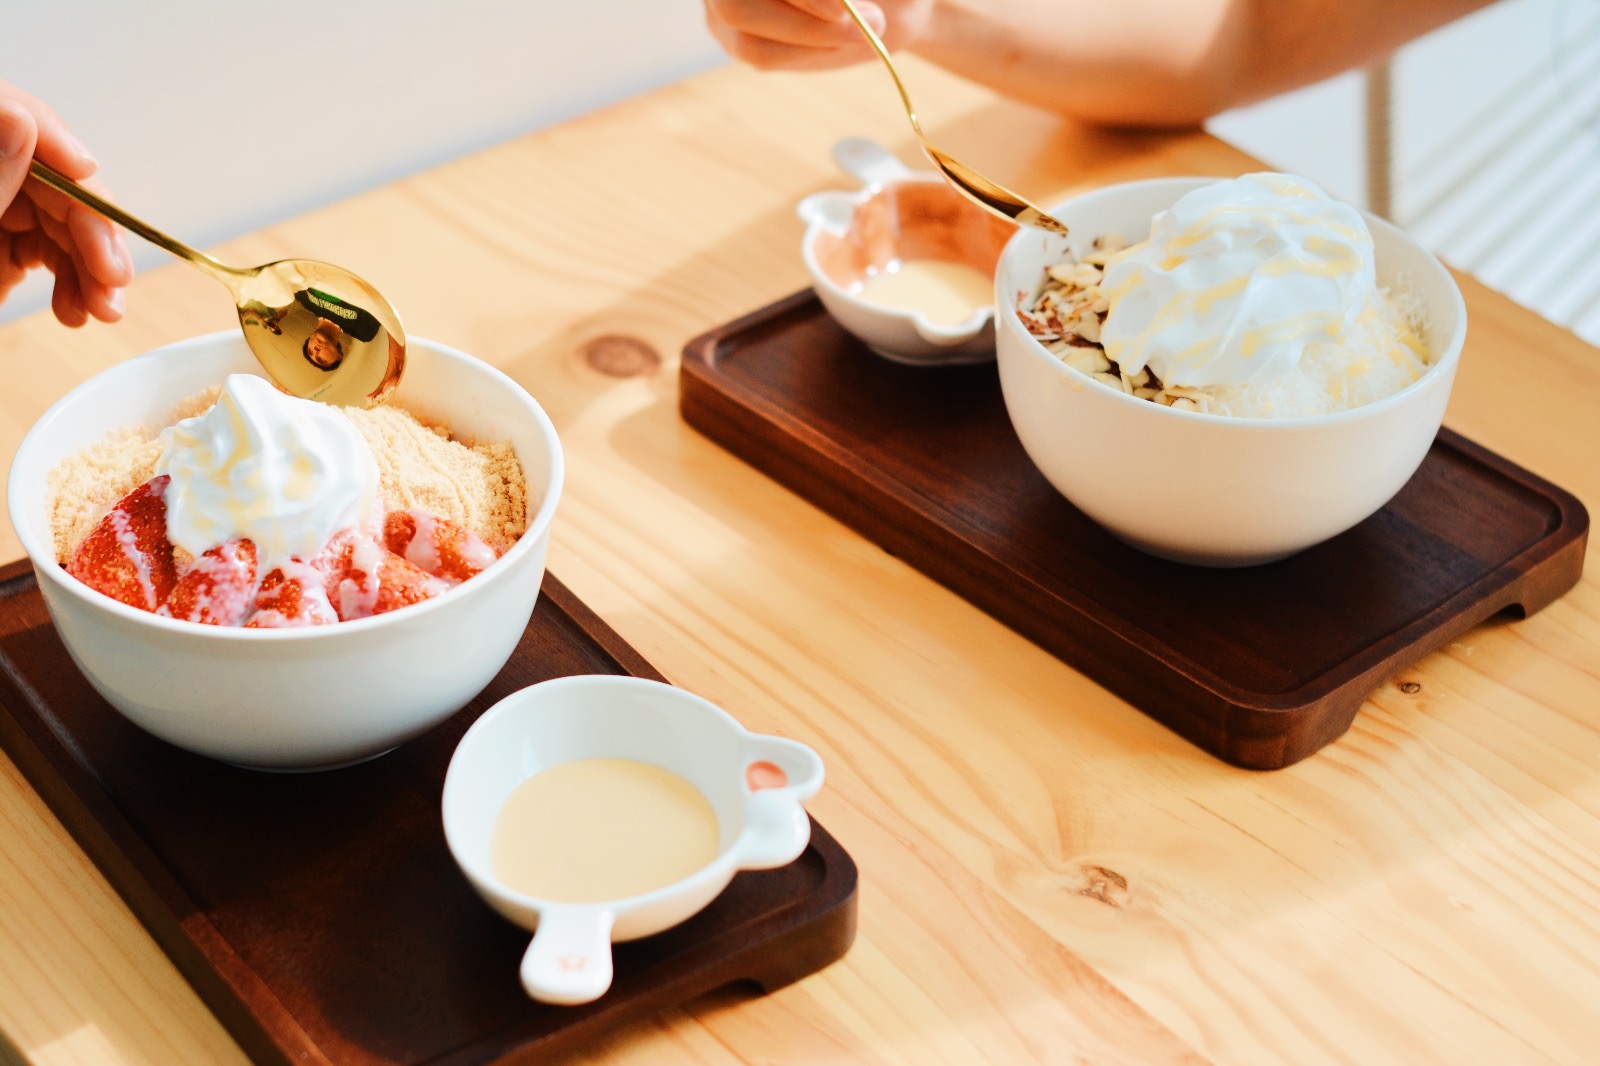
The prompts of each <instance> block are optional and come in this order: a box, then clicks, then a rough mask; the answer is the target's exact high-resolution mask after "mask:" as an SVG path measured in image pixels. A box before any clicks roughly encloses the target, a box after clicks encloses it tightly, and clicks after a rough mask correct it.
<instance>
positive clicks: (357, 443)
mask: <svg viewBox="0 0 1600 1066" xmlns="http://www.w3.org/2000/svg"><path fill="white" fill-rule="evenodd" d="M161 445H162V451H161V458H160V460H159V461H158V462H157V465H156V472H157V473H158V474H168V475H170V476H171V478H172V480H171V483H170V484H169V485H168V486H167V495H166V502H167V539H168V540H170V541H172V543H173V544H176V545H177V546H179V547H180V548H183V549H184V550H185V551H188V552H191V553H193V554H195V555H200V554H202V553H204V552H205V551H206V550H207V549H209V548H211V547H214V546H215V545H217V544H220V543H222V542H223V541H226V540H231V539H233V538H235V537H239V538H247V539H249V540H251V541H254V542H255V545H256V554H257V558H258V559H259V560H260V566H261V570H262V572H263V573H264V572H266V571H267V570H270V569H271V568H272V567H273V566H274V565H280V564H282V563H284V562H287V561H288V560H289V559H292V558H297V559H305V560H309V559H311V558H313V557H315V556H316V555H317V553H318V552H320V551H321V550H322V548H323V545H325V544H326V543H327V542H328V541H329V540H330V539H331V538H332V537H333V535H334V534H335V533H337V532H339V531H340V530H343V529H348V528H350V527H352V526H358V525H364V524H366V523H368V522H369V521H371V519H372V516H373V509H374V505H375V502H376V497H377V485H378V465H377V462H376V461H375V460H374V459H373V456H372V451H371V449H370V448H369V447H368V446H367V442H366V438H364V437H363V436H362V435H361V432H360V431H359V430H358V429H356V427H355V425H354V423H352V422H351V421H350V420H349V419H348V418H346V417H345V416H344V415H343V414H342V413H341V412H340V411H339V409H338V408H336V407H330V406H328V405H327V404H322V403H316V402H314V401H311V400H301V399H296V398H295V397H292V396H288V395H285V394H284V393H282V392H279V391H278V390H277V389H276V388H274V387H273V386H272V384H271V383H270V382H268V381H266V380H265V379H264V378H259V377H255V376H252V375H250V374H232V375H229V377H228V379H227V380H226V381H225V382H224V383H223V386H222V395H221V396H220V397H219V398H218V400H217V402H216V405H215V406H213V407H212V408H211V409H210V410H209V411H207V412H206V413H205V414H203V415H200V416H198V417H196V418H186V419H184V420H183V421H181V422H179V423H177V424H176V425H174V426H171V427H169V428H167V429H165V430H163V431H162V433H161Z"/></svg>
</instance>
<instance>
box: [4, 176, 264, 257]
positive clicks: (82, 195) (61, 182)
mask: <svg viewBox="0 0 1600 1066" xmlns="http://www.w3.org/2000/svg"><path fill="white" fill-rule="evenodd" d="M31 170H32V173H33V176H34V177H36V178H38V179H39V180H40V181H42V182H44V183H45V184H46V185H48V186H50V188H52V189H54V190H55V191H56V192H59V193H61V194H62V195H63V196H68V197H71V198H72V199H74V200H76V201H78V202H79V203H80V204H83V205H84V206H85V207H87V208H90V209H91V210H93V211H97V212H99V213H100V214H102V215H104V216H106V217H107V218H109V219H110V220H111V221H113V222H116V223H119V224H121V225H122V226H124V227H126V228H127V229H129V230H131V231H133V232H134V233H137V234H138V235H139V236H141V237H143V238H144V239H145V240H147V241H149V242H150V243H151V244H154V245H156V246H157V247H159V248H164V249H166V250H167V251H169V252H171V253H172V254H173V255H175V256H177V257H178V258H179V259H187V260H188V261H189V262H191V263H193V264H194V265H195V266H197V267H199V268H200V269H201V270H203V271H205V272H206V273H207V274H210V275H211V276H212V277H214V278H216V279H217V280H218V281H221V282H222V283H223V284H225V285H227V286H228V287H229V288H232V287H233V286H234V284H235V281H236V280H237V277H238V275H239V274H241V273H243V272H242V271H239V270H235V269H234V268H233V267H230V266H228V265H227V264H225V263H219V262H218V261H217V260H215V259H213V258H211V257H210V256H209V255H206V254H205V253H204V252H201V251H197V250H196V249H194V248H191V247H189V246H188V245H187V244H184V243H183V242H182V241H179V240H174V239H173V238H171V237H169V236H167V235H166V234H165V233H162V232H161V231H160V230H158V229H156V228H155V227H154V226H151V225H149V224H148V223H145V222H142V221H140V220H139V219H137V218H134V217H133V216H132V215H130V214H128V213H127V212H126V211H124V210H123V209H122V208H120V207H118V206H117V205H116V204H113V203H111V202H110V201H108V200H105V199H103V198H102V197H100V196H97V195H95V194H94V193H92V192H90V191H89V190H88V189H85V188H84V187H83V186H82V185H79V184H78V183H77V182H75V181H73V180H72V179H71V178H69V177H67V176H66V175H64V174H62V173H60V172H59V171H57V170H54V169H52V168H51V167H48V166H46V165H45V164H43V163H41V162H39V161H38V160H37V159H35V160H34V161H33V166H32V168H31Z"/></svg>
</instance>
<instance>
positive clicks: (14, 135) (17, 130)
mask: <svg viewBox="0 0 1600 1066" xmlns="http://www.w3.org/2000/svg"><path fill="white" fill-rule="evenodd" d="M38 132H39V131H38V128H37V127H36V126H35V125H34V122H33V113H32V112H31V111H29V110H28V109H27V108H25V107H23V106H22V105H21V104H19V103H17V102H15V101H13V100H7V99H5V98H4V97H0V211H3V210H6V209H8V208H9V207H10V205H11V204H12V203H13V202H14V201H15V200H16V199H18V197H17V193H18V192H20V191H21V189H22V183H23V182H25V181H27V180H28V164H29V163H31V162H32V161H33V146H34V143H35V141H36V140H37V138H38Z"/></svg>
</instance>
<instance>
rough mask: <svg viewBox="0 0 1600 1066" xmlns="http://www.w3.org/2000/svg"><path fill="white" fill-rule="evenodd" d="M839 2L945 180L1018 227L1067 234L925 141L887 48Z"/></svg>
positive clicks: (1028, 204) (1039, 210)
mask: <svg viewBox="0 0 1600 1066" xmlns="http://www.w3.org/2000/svg"><path fill="white" fill-rule="evenodd" d="M840 2H841V3H843V4H844V9H845V11H846V12H847V13H848V14H849V15H850V18H851V19H852V20H854V22H855V24H856V28H857V29H859V30H860V31H861V33H862V34H863V35H864V36H865V37H866V38H867V43H868V44H870V45H872V49H873V51H875V52H877V53H878V58H879V59H881V60H883V65H884V66H886V67H888V68H889V77H891V78H893V79H894V87H895V88H896V89H899V90H900V102H901V103H902V104H904V105H905V109H906V118H908V119H910V120H911V129H912V132H914V133H915V134H916V135H917V140H918V141H920V142H921V143H922V150H923V152H925V153H926V154H927V156H928V158H929V159H931V160H932V161H933V165H934V166H936V167H938V168H939V172H940V173H941V174H943V175H944V179H945V180H946V181H948V182H949V183H950V184H951V185H952V186H954V188H955V190H956V191H957V192H959V193H961V194H962V195H963V196H965V197H966V198H967V199H969V200H971V201H972V202H973V203H975V204H977V205H978V206H979V207H981V208H983V209H984V210H985V211H988V212H990V213H991V214H995V215H999V216H1000V217H1001V218H1003V219H1006V220H1007V221H1010V222H1015V223H1016V224H1017V225H1019V226H1034V227H1037V228H1038V229H1042V230H1048V231H1049V232H1051V233H1059V234H1061V235H1062V236H1066V233H1067V227H1066V226H1064V225H1062V224H1061V223H1060V222H1058V221H1056V220H1055V219H1054V218H1051V217H1050V216H1049V215H1047V214H1046V213H1045V212H1044V210H1043V209H1042V208H1039V207H1036V206H1034V205H1033V204H1032V203H1031V202H1029V201H1028V200H1026V199H1024V198H1023V197H1021V196H1018V195H1017V194H1016V193H1014V192H1012V191H1011V190H1010V189H1008V188H1006V187H1005V186H1004V185H997V184H995V183H994V182H992V181H990V180H989V179H988V178H986V177H984V176H983V175H982V174H979V173H978V172H977V171H976V170H973V169H972V168H971V167H968V166H966V165H965V164H963V163H961V162H960V161H959V160H956V159H952V158H951V157H950V156H948V155H946V154H945V153H943V152H941V151H940V150H939V149H937V148H935V147H934V146H933V145H932V144H930V143H928V138H927V136H926V135H925V134H924V133H923V132H922V124H921V123H919V122H918V121H917V112H916V109H915V108H913V107H912V106H911V97H910V95H908V94H907V93H906V87H905V85H904V84H902V83H901V81H900V74H899V72H898V71H896V70H895V69H894V61H893V60H891V59H890V58H889V50H888V49H887V48H885V47H884V46H883V42H882V41H881V40H879V39H878V35H877V34H876V33H873V32H872V27H871V26H868V25H867V23H866V20H865V19H863V18H862V17H861V12H859V11H857V10H856V5H855V4H854V3H853V2H852V0H840Z"/></svg>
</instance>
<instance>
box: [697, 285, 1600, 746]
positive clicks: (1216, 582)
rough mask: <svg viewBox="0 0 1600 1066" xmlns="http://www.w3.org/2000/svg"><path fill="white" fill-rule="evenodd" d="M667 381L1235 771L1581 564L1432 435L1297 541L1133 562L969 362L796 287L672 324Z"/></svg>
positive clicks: (987, 606)
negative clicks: (1406, 469)
mask: <svg viewBox="0 0 1600 1066" xmlns="http://www.w3.org/2000/svg"><path fill="white" fill-rule="evenodd" d="M680 384H681V390H680V395H681V401H680V402H681V410H682V414H683V417H684V419H685V420H686V421H687V422H688V423H689V424H690V425H691V426H694V427H695V428H696V429H698V430H700V431H701V432H702V433H704V434H705V435H706V436H708V437H710V438H711V439H712V440H714V441H716V442H718V443H719V444H721V445H722V446H723V447H725V448H727V449H728V450H729V451H731V452H733V453H734V454H735V455H738V456H740V457H741V458H743V459H745V460H746V461H748V462H749V463H751V464H752V465H754V466H756V467H757V468H759V469H761V470H763V471H765V472H766V473H768V474H769V475H771V476H772V477H774V478H776V479H777V480H778V481H780V482H782V483H783V484H784V485H787V486H788V487H790V488H791V489H793V490H794V491H795V492H797V493H799V494H800V495H801V496H803V497H805V498H806V499H808V500H810V501H811V502H813V503H814V504H816V505H817V506H819V507H821V508H822V509H823V510H824V511H827V512H828V513H829V514H832V515H833V516H835V517H836V518H838V519H840V520H841V521H843V522H845V523H846V524H848V525H850V526H852V527H854V528H855V529H857V530H859V531H860V532H861V533H862V534H864V535H865V536H867V537H868V538H870V539H871V540H873V541H875V542H877V543H878V544H879V545H881V546H882V547H883V548H885V549H886V550H887V551H889V552H891V553H893V554H895V555H897V556H900V557H901V558H903V559H905V560H906V561H907V562H909V563H910V564H912V565H913V566H915V567H917V568H918V569H920V570H922V571H923V572H924V573H926V574H928V575H929V576H930V577H932V578H934V579H935V580H937V581H940V582H942V583H943V584H945V585H947V586H948V587H949V588H951V589H953V590H954V591H955V592H957V593H959V594H960V595H962V596H964V597H965V598H966V599H968V600H970V601H971V602H972V603H974V604H975V605H977V606H978V607H981V608H982V609H983V610H985V611H987V612H989V613H990V614H992V615H993V616H994V617H996V618H997V619H999V620H1000V621H1002V622H1004V623H1005V624H1007V625H1009V626H1010V627H1011V628H1013V629H1015V630H1016V631H1017V632H1019V633H1021V634H1023V635H1024V636H1026V637H1028V638H1029V639H1031V640H1033V641H1035V642H1037V643H1038V644H1039V645H1040V646H1042V647H1043V648H1045V649H1046V650H1048V651H1049V652H1051V653H1052V654H1054V655H1056V656H1058V657H1059V658H1061V659H1062V660H1064V661H1065V662H1067V663H1070V664H1071V665H1072V666H1074V667H1076V668H1077V669H1079V670H1081V671H1083V672H1084V673H1085V674H1087V675H1088V676H1089V677H1092V678H1094V679H1095V680H1096V681H1098V682H1099V683H1100V684H1102V685H1104V686H1105V687H1106V688H1108V689H1110V690H1111V691H1113V692H1115V693H1117V694H1118V695H1120V696H1122V697H1123V698H1124V699H1126V700H1128V701H1129V702H1130V703H1132V704H1133V705H1134V706H1136V707H1138V708H1139V709H1140V710H1142V711H1144V712H1145V713H1146V714H1148V715H1150V716H1151V717H1153V718H1155V719H1156V720H1158V721H1160V722H1163V723H1165V724H1166V725H1167V726H1169V727H1170V728H1172V729H1173V730H1175V731H1176V732H1178V733H1179V734H1181V735H1183V736H1184V737H1187V738H1188V739H1189V740H1191V741H1193V742H1194V743H1195V744H1197V745H1199V746H1200V747H1202V748H1204V749H1205V750H1206V751H1209V752H1212V753H1213V754H1215V755H1217V756H1219V757H1221V758H1223V759H1225V760H1227V761H1228V762H1231V763H1234V764H1236V765H1238V766H1244V767H1251V768H1256V769H1275V768H1278V767H1283V766H1287V765H1289V764H1290V763H1293V762H1295V761H1297V760H1299V759H1302V758H1304V757H1305V756H1307V755H1309V754H1311V753H1312V752H1314V751H1316V750H1317V749H1318V748H1320V747H1322V746H1323V745H1324V744H1327V743H1328V742H1329V741H1331V740H1333V739H1334V738H1336V737H1338V736H1339V735H1340V734H1342V733H1343V732H1344V731H1345V730H1346V729H1348V728H1349V727H1350V723H1351V722H1352V721H1353V720H1354V718H1355V714H1356V711H1357V710H1358V709H1359V707H1360V705H1361V702H1362V700H1363V699H1364V698H1365V697H1366V696H1367V695H1368V694H1369V693H1371V692H1372V691H1373V690H1374V689H1375V688H1377V686H1378V685H1379V684H1381V683H1382V682H1383V681H1384V680H1385V679H1386V678H1388V677H1391V676H1393V675H1394V674H1395V673H1396V672H1397V671H1399V670H1401V669H1403V668H1404V667H1406V666H1407V665H1409V664H1411V663H1413V662H1415V661H1416V660H1417V659H1419V658H1421V657H1422V656H1423V655H1425V654H1426V653H1427V652H1429V651H1431V650H1433V649H1434V648H1437V647H1439V646H1441V645H1442V644H1444V643H1446V642H1447V641H1449V640H1450V639H1452V638H1453V637H1455V636H1457V635H1458V634H1460V633H1462V632H1463V631H1465V630H1467V629H1469V628H1471V627H1472V626H1474V625H1476V624H1478V623H1479V622H1482V621H1483V620H1484V619H1486V618H1489V617H1490V616H1492V615H1494V614H1496V613H1498V612H1501V611H1505V610H1512V611H1516V612H1520V613H1523V614H1529V613H1532V612H1533V611H1537V610H1538V609H1539V608H1541V607H1543V606H1544V605H1545V604H1547V603H1549V602H1550V601H1552V600H1553V599H1555V598H1556V597H1557V596H1559V595H1561V593H1563V592H1565V591H1566V590H1567V589H1568V588H1570V587H1571V586H1572V585H1573V584H1575V583H1576V582H1577V580H1578V577H1579V575H1580V573H1581V571H1582V568H1583V553H1584V543H1585V541H1586V539H1587V534H1588V528H1589V517H1588V513H1587V512H1586V511H1585V510H1584V507H1583V505H1582V504H1581V503H1579V502H1578V500H1577V499H1576V498H1575V497H1574V496H1572V495H1571V494H1570V493H1568V492H1565V491H1563V490H1562V489H1559V488H1557V487H1555V486H1554V485H1551V484H1550V483H1549V482H1547V481H1544V480H1542V479H1540V478H1538V477H1535V476H1534V475H1532V474H1530V473H1529V472H1527V471H1526V470H1523V469H1522V468H1520V467H1518V466H1516V465H1515V464H1513V463H1510V462H1508V461H1506V460H1505V459H1503V458H1501V457H1500V456H1498V455H1495V454H1493V453H1492V452H1489V451H1487V450H1485V449H1484V448H1482V447H1479V446H1478V445H1476V444H1474V443H1472V442H1471V441H1469V440H1466V439H1465V438H1463V437H1461V436H1459V435H1458V434H1456V433H1453V432H1451V431H1450V430H1441V431H1440V433H1439V436H1438V439H1437V440H1436V441H1435V442H1434V445H1433V448H1432V450H1431V451H1430V452H1429V454H1428V457H1427V458H1426V459H1425V460H1424V462H1423V464H1422V467H1421V469H1419V470H1418V471H1417V473H1416V475H1415V476H1414V477H1413V478H1412V479H1411V481H1410V483H1409V484H1407V485H1406V487H1405V488H1404V489H1402V490H1401V492H1400V493H1399V495H1397V496H1396V497H1395V498H1394V499H1393V500H1392V501H1390V503H1389V504H1388V505H1387V506H1385V507H1384V508H1383V509H1382V510H1381V511H1380V512H1378V514H1376V515H1374V516H1373V517H1372V518H1370V519H1368V520H1367V521H1365V522H1363V523H1362V524H1361V525H1359V526H1357V527H1355V528H1354V529H1352V530H1349V531H1348V532H1346V533H1344V534H1342V535H1340V536H1338V537H1335V538H1334V539H1333V540H1331V541H1328V542H1326V543H1324V544H1321V545H1319V546H1317V547H1315V548H1312V549H1310V550H1308V551H1305V552H1302V553H1300V554H1299V555H1296V556H1294V557H1292V558H1289V559H1286V560H1284V561H1282V562H1278V563H1273V564H1271V565H1268V566H1260V567H1253V568H1249V569H1243V570H1210V569H1204V568H1200V567H1190V566H1183V565H1180V564H1176V563H1168V562H1164V561H1162V560H1159V559H1155V558H1153V557H1150V556H1147V555H1144V554H1142V553H1140V552H1138V551H1135V550H1134V549H1132V548H1129V547H1127V546H1126V545H1124V544H1123V543H1122V542H1120V541H1118V540H1116V539H1115V538H1114V537H1112V536H1111V535H1109V534H1108V533H1106V532H1105V531H1103V530H1102V529H1100V528H1099V527H1098V526H1096V525H1095V524H1094V523H1093V522H1091V521H1090V520H1089V519H1088V518H1086V517H1084V515H1083V514H1082V513H1081V512H1079V511H1078V510H1077V509H1076V508H1074V507H1073V506H1072V505H1071V504H1069V503H1067V501H1066V500H1065V499H1063V498H1062V497H1061V496H1060V495H1059V494H1058V493H1057V492H1056V491H1055V490H1054V489H1053V488H1051V486H1050V484H1049V483H1048V482H1046V481H1045V479H1044V476H1043V475H1041V474H1040V473H1039V472H1038V471H1037V469H1035V467H1034V466H1033V463H1032V462H1031V461H1030V460H1029V459H1028V457H1027V455H1026V453H1025V452H1024V451H1023V450H1022V445H1021V443H1020V442H1019V441H1018V440H1017V438H1016V434H1015V433H1014V432H1013V430H1012V428H1011V423H1010V420H1009V419H1008V418H1007V416H1006V411H1005V405H1004V402H1003V401H1002V399H1001V396H1000V383H999V377H998V375H997V372H996V370H995V368H994V365H993V364H987V365H983V366H965V367H944V368H926V367H924V368H916V367H906V366H901V365H898V364H896V363H891V362H889V361H887V360H885V359H881V358H878V357H877V356H874V355H873V354H872V353H871V352H870V351H868V350H867V348H866V347H865V346H864V345H862V344H861V343H860V342H859V341H857V340H856V339H855V338H853V337H851V336H850V335H849V334H848V333H846V332H844V330H843V329H841V328H840V327H839V326H838V325H837V324H836V323H835V322H834V321H833V319H832V318H830V317H829V316H828V315H827V313H826V312H825V311H824V310H823V308H822V305H821V304H820V303H819V302H818V301H817V299H816V297H815V296H814V295H813V294H812V293H811V292H810V291H809V290H807V291H805V292H801V293H797V294H795V295H794V296H791V297H788V298H787V299H784V300H781V301H779V302H778V303H775V304H773V305H772V306H770V307H767V308H764V309H762V310H760V311H757V312H755V313H754V314H751V315H748V316H746V317H744V318H741V319H739V320H737V321H735V322H732V323H729V324H728V325H726V326H723V327H721V328H719V329H715V330H712V331H711V332H709V333H707V334H705V335H703V336H701V337H697V338H696V339H694V340H693V341H691V342H690V343H689V345H688V346H687V347H686V348H685V350H684V358H683V367H682V372H681V382H680ZM1063 713H1070V712H1069V711H1067V712H1063Z"/></svg>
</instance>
